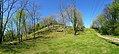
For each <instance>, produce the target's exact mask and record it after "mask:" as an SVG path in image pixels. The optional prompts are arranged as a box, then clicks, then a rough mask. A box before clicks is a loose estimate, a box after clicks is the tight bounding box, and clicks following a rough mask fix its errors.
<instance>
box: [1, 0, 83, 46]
mask: <svg viewBox="0 0 119 54" xmlns="http://www.w3.org/2000/svg"><path fill="white" fill-rule="evenodd" d="M71 1H72V3H70V4H71V5H63V4H62V3H63V2H61V3H60V6H59V11H60V13H59V15H51V16H48V17H45V18H44V17H42V18H41V15H40V5H39V4H36V2H35V0H34V1H33V2H30V1H29V0H0V44H1V43H2V42H3V41H9V40H11V41H13V40H18V41H19V43H20V42H22V40H23V37H24V36H25V38H26V39H27V37H28V34H30V33H34V34H33V37H34V38H35V36H36V35H35V32H36V31H37V30H39V29H42V28H44V27H46V26H48V27H49V26H50V25H56V24H58V25H63V26H64V28H65V26H67V24H69V23H72V26H73V29H74V30H73V31H74V34H75V35H76V33H77V31H78V30H79V29H82V28H83V27H84V25H83V21H82V15H81V13H80V11H79V10H78V9H77V7H76V0H71ZM64 6H65V7H64Z"/></svg>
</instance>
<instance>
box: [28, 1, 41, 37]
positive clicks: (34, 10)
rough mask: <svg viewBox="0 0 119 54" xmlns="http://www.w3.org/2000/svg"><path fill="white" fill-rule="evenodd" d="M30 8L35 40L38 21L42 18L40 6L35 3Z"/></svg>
mask: <svg viewBox="0 0 119 54" xmlns="http://www.w3.org/2000/svg"><path fill="white" fill-rule="evenodd" d="M29 6H30V10H28V13H29V16H30V19H31V21H32V24H33V32H34V34H33V36H34V38H35V31H36V24H37V23H38V20H39V18H40V17H39V16H40V13H39V10H40V6H39V5H38V4H36V3H35V1H33V2H32V3H31V4H29ZM38 14H39V15H38Z"/></svg>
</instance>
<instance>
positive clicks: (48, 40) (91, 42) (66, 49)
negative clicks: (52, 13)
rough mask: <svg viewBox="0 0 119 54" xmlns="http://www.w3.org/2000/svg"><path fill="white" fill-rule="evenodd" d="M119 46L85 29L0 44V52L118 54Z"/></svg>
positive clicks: (18, 53) (9, 53) (24, 53)
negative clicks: (17, 42) (79, 32)
mask: <svg viewBox="0 0 119 54" xmlns="http://www.w3.org/2000/svg"><path fill="white" fill-rule="evenodd" d="M118 53H119V46H117V45H114V44H112V43H109V42H108V41H106V40H104V39H102V38H99V37H97V36H96V32H95V31H94V30H91V29H86V30H85V32H84V33H81V34H80V35H76V36H74V35H73V34H69V33H68V34H65V33H62V32H53V33H50V34H48V35H46V36H45V37H40V38H38V39H36V40H35V41H33V40H28V41H24V42H23V43H21V44H18V45H0V54H118Z"/></svg>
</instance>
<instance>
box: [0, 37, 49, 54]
mask: <svg viewBox="0 0 119 54" xmlns="http://www.w3.org/2000/svg"><path fill="white" fill-rule="evenodd" d="M50 39H51V37H44V36H38V37H36V38H35V40H34V39H33V38H32V39H28V40H24V41H23V42H21V43H18V42H17V44H1V45H0V50H1V52H2V53H3V54H4V53H6V54H9V53H11V54H18V53H21V52H22V51H24V50H26V49H30V48H31V47H34V46H36V43H37V42H41V41H48V40H50ZM36 41H37V42H36Z"/></svg>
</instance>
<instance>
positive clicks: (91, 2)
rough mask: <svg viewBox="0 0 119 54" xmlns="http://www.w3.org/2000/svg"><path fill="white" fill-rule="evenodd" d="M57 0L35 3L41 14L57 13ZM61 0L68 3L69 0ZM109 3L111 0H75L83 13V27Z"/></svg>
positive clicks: (41, 0) (37, 1)
mask: <svg viewBox="0 0 119 54" xmlns="http://www.w3.org/2000/svg"><path fill="white" fill-rule="evenodd" d="M31 1H33V0H31ZM59 1H60V0H36V3H37V4H40V5H41V15H42V16H49V15H51V14H52V13H56V14H58V13H59V10H58V5H59ZM63 1H64V2H69V3H70V0H63ZM111 3H112V0H77V8H78V9H79V10H80V12H81V13H82V15H83V22H84V25H85V27H87V28H89V27H90V26H91V24H92V20H93V19H94V18H96V16H97V15H99V14H100V13H102V11H103V9H104V8H105V7H106V6H107V5H109V4H111Z"/></svg>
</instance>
